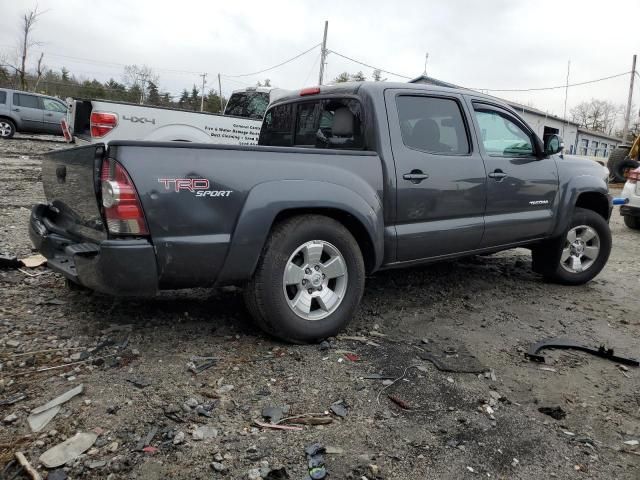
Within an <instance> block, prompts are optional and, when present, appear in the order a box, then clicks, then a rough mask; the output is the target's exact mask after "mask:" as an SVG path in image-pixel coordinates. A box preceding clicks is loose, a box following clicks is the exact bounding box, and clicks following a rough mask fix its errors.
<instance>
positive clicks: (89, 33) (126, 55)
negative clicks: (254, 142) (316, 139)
mask: <svg viewBox="0 0 640 480" xmlns="http://www.w3.org/2000/svg"><path fill="white" fill-rule="evenodd" d="M34 5H35V2H34V1H30V0H0V11H1V12H2V15H0V53H5V54H7V55H8V58H9V59H10V60H15V53H16V51H17V48H16V45H17V37H18V35H19V24H20V16H21V14H22V13H23V12H25V11H26V10H28V9H31V8H33V6H34ZM38 5H39V8H40V10H43V11H46V13H45V14H43V15H42V16H41V17H40V19H39V21H38V23H37V25H36V28H35V31H34V39H36V40H38V41H40V42H42V45H41V46H39V47H36V48H35V49H34V54H33V55H32V56H31V58H30V63H31V64H35V61H36V60H37V56H38V55H39V52H40V51H44V52H45V57H44V62H45V64H46V65H47V66H48V67H51V68H54V69H59V68H60V67H62V66H66V67H67V68H68V69H69V70H71V72H72V73H74V74H75V75H76V76H77V77H79V78H93V77H96V78H98V79H99V80H106V79H108V78H109V77H114V78H115V79H117V80H121V79H122V66H121V65H123V64H146V65H148V66H150V67H152V68H154V69H155V70H156V72H157V73H158V74H159V76H160V86H161V88H162V89H163V90H166V91H169V92H171V93H172V94H176V93H178V92H179V91H180V90H182V88H183V87H188V88H190V87H191V85H193V84H194V83H196V84H199V83H200V82H201V79H200V77H198V75H197V73H178V72H175V70H182V71H187V72H206V73H208V74H209V76H208V79H207V80H208V87H209V88H216V89H217V74H218V73H222V74H223V75H226V77H223V87H222V89H223V92H224V93H225V94H228V93H229V92H230V91H231V90H233V89H236V88H241V87H242V86H243V85H245V84H255V82H256V81H258V80H263V79H264V78H270V79H271V81H272V84H273V85H274V86H279V87H283V88H292V89H293V88H300V87H303V86H305V85H306V86H308V85H314V84H316V83H317V81H318V68H319V54H320V51H319V49H314V50H313V51H312V52H310V53H308V54H306V55H304V56H302V57H301V58H299V59H297V60H295V61H293V62H291V63H289V64H287V65H285V66H283V67H281V68H278V69H275V70H273V71H270V72H267V73H264V74H261V75H257V76H248V77H241V78H228V76H231V75H237V74H243V73H247V72H254V71H257V70H261V69H264V68H268V67H270V66H272V65H275V64H277V63H280V62H282V61H283V60H286V59H288V58H290V57H293V56H294V55H296V54H298V53H300V52H302V51H304V50H307V49H309V48H310V47H312V46H313V45H315V44H317V43H319V42H320V41H321V40H322V29H323V24H324V20H328V21H329V34H328V48H329V49H332V50H335V51H337V52H340V53H342V54H344V55H347V56H349V57H353V58H355V59H358V60H360V61H362V62H365V63H368V64H371V65H374V66H378V67H381V68H384V69H386V70H389V71H392V72H396V73H399V74H402V75H407V76H417V75H419V74H421V73H422V71H423V69H424V57H425V53H426V52H429V63H428V65H427V71H428V74H429V75H430V76H433V77H436V78H439V79H441V80H445V81H448V82H451V83H455V84H458V85H462V86H467V87H474V88H496V89H498V88H537V87H547V86H554V85H563V84H564V83H565V79H566V73H567V61H568V60H571V75H570V83H577V82H581V81H586V80H591V79H596V78H601V77H605V76H609V75H614V74H618V73H622V72H625V71H630V70H631V57H632V55H633V54H634V53H636V52H638V51H640V34H639V32H640V30H639V27H638V20H639V19H640V2H639V1H620V0H607V1H602V0H600V1H593V0H581V1H579V0H576V1H558V0H555V1H547V0H543V1H535V2H533V1H517V0H511V1H508V0H483V1H482V2H477V1H472V0H469V1H462V0H459V1H456V0H448V1H446V2H444V1H435V0H428V1H427V0H406V1H396V2H391V1H389V0H386V1H376V0H369V1H362V2H360V1H347V0H338V1H333V0H322V1H313V2H310V1H302V0H298V1H294V0H291V1H277V0H272V1H260V2H253V1H249V0H244V1H242V2H240V1H238V0H235V1H192V0H181V1H178V2H170V3H169V2H162V1H159V0H140V1H133V0H126V1H125V0H109V1H108V2H105V1H90V0H64V1H63V0H57V1H56V0H39V1H38ZM69 57H76V58H69ZM171 70H174V71H171ZM358 70H362V71H363V72H364V73H365V75H367V76H370V75H371V69H370V68H366V67H363V66H361V65H358V64H354V63H352V62H350V61H347V60H344V59H342V58H340V57H338V56H337V55H334V54H330V55H329V57H328V65H327V70H326V76H325V78H327V79H329V80H330V79H332V78H335V76H336V75H338V74H339V73H340V72H343V71H349V72H357V71H358ZM384 76H385V77H387V78H388V79H389V80H400V81H404V80H403V79H401V78H398V77H394V76H392V75H389V74H384ZM628 83H629V78H628V76H626V77H624V78H616V79H612V80H608V81H605V82H601V83H597V84H593V85H586V86H580V87H574V88H570V89H569V97H568V104H569V109H570V108H571V107H572V106H574V105H575V104H576V103H578V102H580V101H582V100H589V99H590V98H601V99H606V100H611V101H613V102H615V103H618V104H625V103H626V97H627V94H628ZM636 85H637V86H636V89H635V95H636V98H638V99H639V100H638V101H636V102H634V103H636V105H640V81H637V82H636ZM495 94H496V95H499V96H502V97H504V98H509V99H512V100H516V101H519V102H522V103H526V104H531V105H533V106H535V107H537V108H540V109H542V110H546V111H549V112H552V113H556V114H560V115H561V114H562V111H563V105H564V89H561V90H555V91H544V92H531V93H507V92H504V93H495Z"/></svg>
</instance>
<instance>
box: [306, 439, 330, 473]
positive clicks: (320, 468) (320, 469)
mask: <svg viewBox="0 0 640 480" xmlns="http://www.w3.org/2000/svg"><path fill="white" fill-rule="evenodd" d="M304 452H305V453H306V454H307V466H308V468H309V477H310V478H312V479H313V480H321V479H323V478H326V476H327V469H326V467H325V463H324V455H323V454H324V453H325V448H324V446H323V445H322V444H320V443H313V444H311V445H309V446H308V447H307V448H305V449H304Z"/></svg>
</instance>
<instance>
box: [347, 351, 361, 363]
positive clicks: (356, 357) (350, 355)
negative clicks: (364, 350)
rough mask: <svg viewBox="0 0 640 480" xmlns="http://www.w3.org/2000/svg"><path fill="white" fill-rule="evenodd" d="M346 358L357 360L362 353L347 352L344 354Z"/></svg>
mask: <svg viewBox="0 0 640 480" xmlns="http://www.w3.org/2000/svg"><path fill="white" fill-rule="evenodd" d="M344 358H346V359H347V360H349V361H351V362H357V361H359V360H360V355H357V354H355V353H345V354H344Z"/></svg>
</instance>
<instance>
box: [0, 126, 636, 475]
mask: <svg viewBox="0 0 640 480" xmlns="http://www.w3.org/2000/svg"><path fill="white" fill-rule="evenodd" d="M54 140H55V141H54ZM55 148H66V145H65V144H63V143H59V142H58V141H57V139H55V138H53V137H39V138H29V137H19V138H15V139H14V140H9V141H3V142H0V193H1V195H0V252H4V253H9V254H13V255H17V256H18V257H24V256H27V255H30V254H31V253H32V250H31V244H30V241H29V237H28V232H27V222H28V218H29V209H30V207H31V205H32V204H33V203H35V202H38V201H42V200H43V197H44V194H43V191H42V183H41V178H40V175H41V174H40V161H39V159H38V156H37V154H38V153H39V152H45V151H47V150H50V149H55ZM611 228H612V230H613V238H614V246H613V252H612V254H611V258H610V260H609V263H608V265H607V266H606V268H605V269H604V271H603V272H602V273H601V274H600V275H599V276H598V277H597V278H596V279H595V280H594V281H592V282H591V283H589V284H588V285H585V286H581V287H562V286H558V285H553V284H548V283H545V282H543V281H542V280H541V278H539V277H538V276H537V275H535V274H533V273H532V272H531V270H530V255H529V253H528V251H526V250H515V251H509V252H504V253H501V254H497V255H492V256H483V257H472V258H467V259H462V260H459V261H453V262H447V263H441V264H436V265H431V266H426V267H422V268H414V269H410V270H397V271H388V272H381V273H377V274H375V275H373V276H372V277H370V278H368V279H367V285H366V292H365V297H364V300H363V302H362V306H361V308H360V310H359V313H358V314H357V315H356V317H355V318H354V319H353V321H352V323H351V325H350V326H349V328H348V329H347V331H345V332H344V335H343V336H340V337H338V338H336V339H330V341H329V342H328V343H324V344H322V345H303V346H292V345H287V344H282V343H278V342H276V341H274V340H272V339H269V338H267V337H265V336H264V335H262V334H261V333H260V332H259V331H257V330H256V328H255V327H254V326H253V325H252V323H251V321H250V319H249V317H248V314H247V313H246V310H245V309H244V306H243V302H242V295H241V293H240V291H239V290H238V289H234V288H227V289H224V290H221V291H209V290H187V291H179V292H169V293H163V294H161V295H159V296H158V297H157V298H153V299H147V300H122V299H113V298H109V297H106V296H101V295H98V294H91V293H88V292H84V291H74V290H71V289H69V288H67V287H66V286H65V281H64V279H63V278H62V277H61V276H59V275H57V274H54V273H52V272H50V271H48V270H47V269H46V267H40V268H36V269H30V270H29V269H23V270H24V271H20V270H17V269H6V270H0V401H2V400H7V399H9V398H10V397H12V396H14V395H16V394H20V393H22V394H24V395H25V396H26V397H25V398H24V399H22V400H19V401H16V402H15V403H12V404H9V405H6V404H5V405H0V420H1V421H2V423H1V424H0V461H1V463H0V467H4V465H6V464H7V463H8V462H9V460H10V459H11V458H12V456H13V454H14V452H15V451H18V450H19V451H22V452H24V454H25V455H26V458H27V459H28V460H29V461H30V462H31V464H32V465H33V466H34V467H36V468H37V469H38V471H39V472H40V473H41V474H42V475H43V477H46V475H47V469H46V468H44V466H42V465H41V464H40V463H39V457H40V455H41V454H42V453H43V452H45V451H46V450H47V449H49V448H51V447H53V446H54V445H57V444H58V443H60V442H62V441H63V440H64V439H66V438H68V437H71V436H73V435H74V434H75V433H76V432H92V431H93V432H96V433H97V434H98V437H97V440H96V442H95V444H94V445H93V446H92V448H90V449H89V450H88V451H87V452H85V453H84V454H82V455H81V456H80V457H78V458H76V459H75V460H72V461H70V462H68V463H67V464H66V465H65V466H64V467H62V470H57V471H55V470H54V472H55V473H51V472H49V476H50V478H66V477H65V475H68V478H91V479H94V478H96V479H98V478H109V479H130V478H135V479H148V480H151V479H165V478H167V479H169V478H171V479H174V478H175V479H215V478H231V479H246V478H254V479H258V478H271V479H276V478H291V479H303V478H306V475H307V474H308V467H307V458H306V456H305V447H307V446H308V445H310V444H312V443H314V442H320V443H322V444H323V445H324V446H325V447H327V450H328V451H327V453H326V454H325V464H326V469H327V471H328V472H329V476H328V477H327V478H335V479H359V480H361V479H369V480H372V479H426V478H443V479H450V478H451V479H462V478H481V477H484V478H510V479H512V478H513V479H532V478H536V479H543V478H561V479H573V478H585V479H586V478H602V479H614V478H615V479H638V478H640V447H638V446H637V445H634V443H637V442H634V440H640V381H639V380H638V379H639V378H640V371H639V369H638V368H633V367H628V368H626V367H622V366H620V365H619V364H616V363H615V362H612V361H608V360H605V359H601V358H597V357H594V356H590V355H588V354H585V353H580V352H574V351H560V350H556V351H551V350H549V351H546V352H545V353H544V354H545V356H546V358H547V362H546V363H545V364H539V363H533V362H531V361H529V360H527V359H526V358H525V356H524V352H525V351H526V349H527V348H528V347H529V345H530V344H532V343H534V342H536V341H538V340H540V339H544V338H548V337H558V336H562V337H567V338H571V339H574V340H579V341H581V342H584V343H585V344H588V345H591V346H599V345H601V344H604V345H607V346H610V347H614V348H615V351H616V353H618V354H620V355H626V356H631V357H640V352H639V348H638V341H639V340H638V339H639V338H640V304H639V301H640V300H639V299H640V262H638V259H637V256H638V253H639V252H640V232H636V231H631V230H629V229H628V228H626V227H625V226H624V224H623V222H622V221H621V218H620V216H619V214H618V211H617V209H616V210H615V211H614V214H613V217H612V221H611ZM25 272H26V273H25ZM425 352H432V353H435V354H443V352H446V353H448V354H449V355H448V359H449V360H450V361H451V360H453V361H455V360H464V359H465V358H466V356H465V352H469V353H470V354H471V355H473V356H475V360H474V361H473V362H471V363H474V364H475V365H476V367H478V364H480V370H483V371H486V373H479V374H478V373H456V372H445V371H441V370H438V369H437V368H436V367H435V366H434V364H433V363H431V362H429V361H426V360H421V358H420V356H421V355H424V353H425ZM193 356H201V357H215V358H216V360H215V363H214V365H213V366H211V367H210V368H208V369H205V370H204V371H202V372H200V373H197V374H196V373H193V372H192V371H190V370H189V362H190V361H191V360H192V357H193ZM472 360H473V359H472ZM67 364H70V365H67ZM467 364H469V362H467ZM65 365H67V366H65ZM50 367H55V368H53V369H49V370H44V369H46V368H50ZM476 369H477V368H476ZM38 370H41V371H38ZM376 374H379V375H378V377H382V378H371V377H376ZM399 377H402V378H401V379H399V380H398V381H396V382H395V383H393V384H391V385H389V383H391V382H390V381H386V382H384V378H387V379H392V380H393V379H398V378H399ZM383 382H384V383H383ZM79 384H82V385H83V386H84V392H83V394H82V395H80V396H77V397H75V398H73V399H72V400H70V401H68V402H67V403H65V404H64V405H62V409H61V411H60V412H59V413H58V414H57V415H56V416H55V417H54V418H53V420H51V422H50V423H49V424H48V425H47V426H46V427H45V428H44V429H43V430H42V431H41V432H39V433H31V430H30V428H29V426H28V424H27V416H28V415H29V412H30V411H31V410H32V409H33V408H35V407H37V406H40V405H42V404H44V403H46V402H48V401H49V400H51V399H53V398H55V397H56V396H58V395H60V394H62V393H64V392H66V391H67V390H70V389H71V388H73V387H75V386H77V385H79ZM390 396H391V397H393V398H394V399H396V400H398V403H396V402H394V401H392V400H391V398H390ZM14 398H17V397H14ZM341 400H342V403H340V404H338V408H336V410H337V411H338V412H340V413H346V415H345V416H344V417H341V416H339V415H336V414H334V413H329V414H328V415H325V412H328V411H330V407H331V406H332V404H334V402H340V401H341ZM0 403H2V402H0ZM283 406H288V409H289V410H288V413H286V412H285V413H283V415H284V416H285V417H295V416H300V415H302V414H307V413H314V414H322V416H321V417H320V418H322V419H324V420H323V421H325V422H326V421H330V422H331V423H328V424H324V425H303V426H302V429H301V430H296V431H293V430H276V429H271V428H261V427H258V426H257V425H256V424H255V421H256V420H257V421H266V420H264V419H263V418H262V413H263V412H262V409H263V408H265V407H283ZM345 407H346V408H345ZM402 407H408V408H402ZM543 407H552V408H553V407H560V408H561V409H562V411H563V412H565V413H566V416H565V417H564V418H559V419H554V418H552V417H551V416H549V415H546V414H544V413H541V412H540V411H539V408H543ZM285 410H286V409H285ZM342 410H344V411H342ZM560 416H561V415H560ZM305 418H306V417H305ZM312 418H318V415H315V416H314V417H312ZM327 418H328V419H329V420H327ZM283 424H286V425H291V423H290V422H288V421H285V422H283ZM205 425H206V426H210V427H213V428H214V429H215V431H214V430H211V429H209V430H208V431H207V432H208V434H209V435H210V436H211V438H205V439H201V440H200V439H198V433H196V434H195V435H194V431H195V430H196V428H197V427H201V426H205ZM153 430H156V432H155V434H153V433H154V432H153ZM201 430H202V429H201ZM150 432H151V434H149V433H150ZM214 434H215V436H213V435H214ZM625 442H627V443H625ZM143 447H147V448H145V450H146V451H142V448H143ZM214 462H215V463H214ZM10 467H11V466H10ZM281 468H284V469H285V470H277V469H281ZM256 469H257V470H256ZM271 470H273V471H271ZM284 471H286V472H287V475H288V476H285V475H284V473H283V472H284ZM0 478H10V476H9V474H8V473H7V472H5V473H3V474H2V475H0ZM18 478H21V477H18ZM22 478H28V477H27V476H26V474H25V475H23V476H22Z"/></svg>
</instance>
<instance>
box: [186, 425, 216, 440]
mask: <svg viewBox="0 0 640 480" xmlns="http://www.w3.org/2000/svg"><path fill="white" fill-rule="evenodd" d="M217 436H218V429H217V428H213V427H211V426H209V425H201V426H199V427H198V428H196V429H195V430H194V431H193V433H192V437H193V439H194V440H209V439H211V438H215V437H217Z"/></svg>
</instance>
